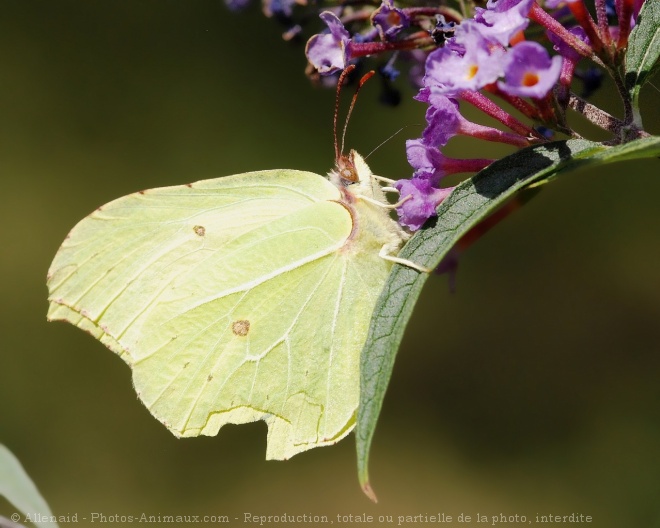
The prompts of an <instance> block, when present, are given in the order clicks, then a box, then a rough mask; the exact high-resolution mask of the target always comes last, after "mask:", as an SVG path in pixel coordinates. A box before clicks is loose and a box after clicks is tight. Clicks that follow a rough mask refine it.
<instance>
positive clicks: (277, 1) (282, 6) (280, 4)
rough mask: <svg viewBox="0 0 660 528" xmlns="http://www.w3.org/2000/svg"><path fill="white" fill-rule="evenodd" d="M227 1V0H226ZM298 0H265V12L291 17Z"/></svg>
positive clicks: (266, 13) (268, 15) (270, 14)
mask: <svg viewBox="0 0 660 528" xmlns="http://www.w3.org/2000/svg"><path fill="white" fill-rule="evenodd" d="M225 1H227V0H225ZM230 1H234V2H236V1H239V2H240V1H245V0H230ZM297 3H298V2H297V1H296V0H265V1H264V4H263V10H264V14H265V15H266V16H267V17H272V16H276V17H283V18H289V17H291V15H292V14H293V6H294V5H296V4H297Z"/></svg>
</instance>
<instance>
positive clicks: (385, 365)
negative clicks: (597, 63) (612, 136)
mask: <svg viewBox="0 0 660 528" xmlns="http://www.w3.org/2000/svg"><path fill="white" fill-rule="evenodd" d="M659 155H660V138H659V137H650V138H644V139H640V140H636V141H633V142H630V143H627V144H624V145H618V146H616V147H606V146H604V145H602V144H599V143H592V142H590V141H585V140H569V141H557V142H553V143H548V144H545V145H540V146H535V147H529V148H526V149H523V150H521V151H519V152H517V153H515V154H513V155H511V156H508V157H506V158H503V159H501V160H498V161H496V162H495V163H493V164H492V165H490V166H489V167H487V168H486V169H484V170H483V171H481V172H480V173H479V174H477V175H475V176H474V177H473V178H471V179H469V180H467V181H465V182H463V183H461V184H460V185H459V186H458V187H456V189H455V190H454V191H453V192H452V193H451V194H450V195H449V196H448V197H447V198H446V199H445V200H444V201H443V202H442V204H440V206H439V207H438V211H437V212H438V218H437V221H436V222H435V224H434V225H432V226H430V227H428V228H426V229H423V230H421V231H419V232H418V233H417V234H416V235H415V236H414V237H413V238H412V239H411V240H410V241H409V242H408V243H407V244H406V246H405V247H404V248H403V250H402V251H401V253H400V254H399V256H400V257H402V258H405V259H409V260H412V261H413V262H416V263H419V264H422V265H425V266H428V267H429V268H435V267H437V265H438V264H439V263H440V261H441V260H442V258H443V257H444V256H445V255H446V254H447V252H448V251H449V250H450V249H451V248H452V246H454V244H455V243H456V242H457V241H458V240H459V239H460V238H461V237H462V236H463V235H465V234H466V233H467V232H468V231H469V230H470V229H471V228H472V227H474V226H475V225H477V224H478V223H479V222H481V221H482V220H484V219H485V218H486V217H487V216H488V215H490V214H491V213H492V212H494V211H495V210H496V209H497V208H498V207H499V206H501V205H503V204H504V203H505V202H506V201H508V200H509V199H511V198H512V197H513V196H514V195H515V194H516V193H517V192H519V191H521V190H523V189H526V188H529V187H530V186H537V185H540V184H543V183H546V182H548V181H550V180H552V179H554V178H555V177H556V176H557V175H558V174H559V173H564V172H567V171H569V170H574V169H576V168H581V167H585V166H591V165H596V164H601V163H606V162H613V161H621V160H630V159H635V158H646V157H653V156H659ZM428 277H429V275H428V274H424V273H421V274H420V273H418V272H416V271H415V270H413V269H411V268H409V267H406V266H399V265H397V266H394V268H393V269H392V272H391V273H390V277H389V280H388V281H387V284H386V286H385V289H384V290H383V292H382V293H381V295H380V298H379V299H378V302H377V303H376V309H375V311H374V315H373V318H372V320H371V327H370V330H369V335H368V338H367V342H366V344H365V346H364V349H363V350H362V357H361V364H360V375H361V385H360V405H359V407H358V418H357V426H356V431H355V435H356V443H357V454H358V478H359V480H360V484H361V486H362V489H363V490H364V491H365V493H366V494H367V495H368V496H369V497H370V498H372V499H373V500H375V499H376V497H375V494H374V493H373V490H372V489H371V486H370V483H369V476H368V472H367V465H368V459H369V448H370V445H371V440H372V438H373V434H374V430H375V427H376V422H377V420H378V415H379V413H380V409H381V406H382V403H383V398H384V396H385V391H386V389H387V385H388V383H389V380H390V376H391V373H392V367H393V365H394V358H395V356H396V352H397V350H398V348H399V344H400V342H401V339H402V338H403V334H404V330H405V327H406V325H407V323H408V320H409V319H410V316H411V314H412V311H413V308H414V307H415V303H416V302H417V298H418V296H419V294H420V291H421V289H422V286H423V285H424V283H425V282H426V280H427V278H428Z"/></svg>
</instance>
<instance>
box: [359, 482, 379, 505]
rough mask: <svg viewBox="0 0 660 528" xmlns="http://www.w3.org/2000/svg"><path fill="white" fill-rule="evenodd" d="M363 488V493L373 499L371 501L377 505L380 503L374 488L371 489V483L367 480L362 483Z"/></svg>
mask: <svg viewBox="0 0 660 528" xmlns="http://www.w3.org/2000/svg"><path fill="white" fill-rule="evenodd" d="M361 486H362V491H363V492H364V494H365V495H366V496H367V497H369V499H371V501H372V502H373V503H374V504H376V503H377V502H378V497H376V493H374V490H373V488H372V487H371V484H369V481H368V480H366V481H364V482H362V483H361Z"/></svg>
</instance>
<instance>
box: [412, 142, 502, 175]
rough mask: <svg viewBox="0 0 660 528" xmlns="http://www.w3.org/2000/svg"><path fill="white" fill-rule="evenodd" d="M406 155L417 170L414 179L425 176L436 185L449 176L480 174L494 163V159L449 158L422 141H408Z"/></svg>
mask: <svg viewBox="0 0 660 528" xmlns="http://www.w3.org/2000/svg"><path fill="white" fill-rule="evenodd" d="M406 155H407V157H408V163H410V166H411V167H412V168H413V169H415V176H414V177H413V179H414V178H415V177H418V176H419V175H420V174H424V175H425V177H427V178H431V181H432V183H434V184H435V183H438V182H439V181H440V179H442V178H443V177H444V176H447V175H448V174H457V173H460V172H478V171H480V170H481V169H483V168H484V167H486V166H488V165H490V164H491V163H492V162H493V160H492V159H483V158H469V159H457V158H449V157H447V156H445V155H444V154H442V153H441V152H440V150H439V149H438V148H437V147H435V146H434V145H428V144H426V143H425V142H424V140H422V139H409V140H407V141H406Z"/></svg>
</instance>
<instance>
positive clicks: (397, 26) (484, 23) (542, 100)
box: [306, 0, 657, 231]
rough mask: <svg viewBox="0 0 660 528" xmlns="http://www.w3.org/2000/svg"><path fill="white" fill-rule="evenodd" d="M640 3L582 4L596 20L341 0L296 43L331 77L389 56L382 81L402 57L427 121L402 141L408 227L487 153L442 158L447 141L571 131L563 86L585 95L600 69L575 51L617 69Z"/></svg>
mask: <svg viewBox="0 0 660 528" xmlns="http://www.w3.org/2000/svg"><path fill="white" fill-rule="evenodd" d="M643 1H644V0H593V2H594V11H595V12H596V15H597V20H594V19H592V16H591V14H590V12H589V10H588V9H587V7H586V6H585V0H545V1H543V0H488V2H487V3H486V6H485V8H481V7H475V8H474V11H473V12H472V13H471V15H472V16H471V17H468V16H467V15H466V13H459V12H458V11H456V10H454V9H452V8H450V7H447V4H443V5H442V6H437V7H429V6H423V7H422V6H420V7H417V6H411V4H410V3H406V7H398V6H396V5H395V4H394V0H382V3H381V5H380V6H379V7H378V8H377V9H373V8H371V7H369V6H364V7H361V6H360V4H359V2H358V3H355V2H352V3H351V4H350V5H349V4H346V5H345V6H342V7H338V8H336V9H334V10H333V11H326V12H323V13H321V19H322V20H323V22H324V23H325V25H326V30H325V31H324V32H322V33H320V34H317V35H314V36H313V37H312V38H310V39H309V41H308V42H307V48H306V53H307V58H308V60H309V64H310V66H309V68H308V73H310V74H311V75H312V76H313V75H321V76H328V75H333V74H336V73H337V72H340V71H342V70H343V69H344V68H346V67H347V66H348V65H349V64H355V63H357V62H361V61H363V60H365V58H367V57H378V56H383V55H388V56H389V59H388V60H387V62H386V64H385V65H384V66H381V67H380V68H379V72H380V73H381V75H383V77H384V78H385V79H387V80H388V81H392V80H393V79H395V78H396V77H397V76H398V74H399V71H398V70H397V69H396V67H395V61H397V62H404V61H405V62H407V63H408V64H410V65H411V68H410V72H411V74H410V78H411V80H412V81H413V82H414V83H416V84H417V87H418V88H419V93H418V94H417V95H416V97H415V99H417V100H418V101H421V102H423V103H426V104H427V105H428V107H427V111H426V123H427V125H426V128H425V130H424V131H423V133H422V136H421V138H419V139H414V140H409V141H407V144H406V150H407V157H408V161H409V163H410V165H411V167H412V168H413V171H414V172H413V176H412V178H411V179H409V180H408V179H406V180H400V181H398V182H396V184H395V188H396V189H398V191H399V193H400V196H401V200H400V203H401V205H400V206H399V207H398V208H397V211H398V213H399V222H400V223H401V224H402V225H404V226H406V227H408V228H410V229H411V230H413V231H414V230H417V229H420V228H421V227H422V225H423V224H424V223H425V222H426V220H428V219H429V218H430V217H432V216H434V215H435V214H436V213H435V211H436V208H437V206H438V205H439V203H440V202H441V201H442V200H443V199H444V198H445V197H446V196H447V195H448V194H449V192H450V191H451V188H443V187H442V181H443V179H444V177H445V176H447V175H449V174H456V173H470V172H476V171H479V170H481V169H483V168H484V167H486V166H487V165H488V164H490V163H491V162H492V161H493V160H491V159H481V158H480V159H454V158H450V157H447V156H445V155H444V154H443V153H442V152H441V150H442V149H443V147H445V145H447V143H448V142H449V140H450V139H451V138H452V137H454V136H456V135H463V136H469V137H472V138H477V139H482V140H486V141H495V142H500V143H506V144H508V145H513V146H514V147H517V148H522V147H526V146H529V145H533V144H536V143H541V142H544V141H548V139H549V138H551V137H554V135H555V133H557V132H559V133H563V134H566V135H568V136H574V137H576V136H577V134H576V133H575V132H573V130H572V129H570V128H569V127H568V125H567V115H566V111H567V109H568V108H569V107H572V108H576V107H577V106H578V105H577V104H575V101H576V99H578V98H577V96H575V94H573V93H572V92H571V86H572V83H573V81H574V79H575V78H577V79H582V80H583V82H584V83H585V87H584V91H583V93H587V92H591V91H593V89H595V88H596V87H597V86H598V85H599V83H600V79H601V77H602V72H601V70H596V69H594V68H593V67H592V68H587V69H586V70H579V69H578V68H577V66H578V63H580V61H582V60H584V59H585V58H586V59H589V60H591V61H592V62H593V63H595V65H596V66H597V67H599V68H601V69H604V70H606V71H608V72H609V73H610V74H612V73H613V72H616V71H621V68H620V66H621V64H622V60H623V58H622V57H623V52H622V50H624V48H625V46H626V44H627V39H628V35H629V33H630V29H631V28H632V27H633V26H634V23H635V20H636V18H637V16H638V14H639V11H640V9H641V6H642V4H643ZM654 1H657V0H654ZM542 5H543V7H542ZM544 8H545V9H544ZM560 20H561V22H560ZM612 21H616V22H615V23H611V22H612ZM539 26H540V27H539ZM543 29H545V31H543ZM530 36H535V39H536V40H533V39H531V38H530ZM549 50H550V51H549ZM484 93H487V94H489V97H486V95H484ZM494 98H495V99H494ZM497 99H499V100H500V103H505V104H506V105H509V106H511V107H513V109H514V110H516V111H517V112H518V113H521V114H522V115H523V116H524V117H525V118H526V119H528V120H529V122H530V124H526V123H525V122H523V121H520V120H519V119H517V118H515V117H513V115H511V113H510V111H507V110H505V109H504V107H503V106H502V105H501V104H498V103H496V102H494V101H496V100H497ZM459 103H460V104H459ZM465 104H469V105H472V106H473V107H476V108H477V109H479V110H480V111H482V112H483V113H485V114H486V115H487V116H489V117H491V118H494V119H495V120H497V121H499V123H501V124H502V125H503V130H500V129H496V128H492V127H487V126H484V125H480V124H477V123H473V122H471V121H468V120H467V119H465V118H464V117H463V116H462V115H461V106H462V105H465ZM603 121H606V120H603ZM596 124H599V123H598V122H596ZM505 130H506V131H505Z"/></svg>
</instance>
